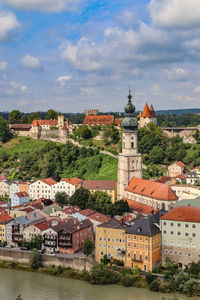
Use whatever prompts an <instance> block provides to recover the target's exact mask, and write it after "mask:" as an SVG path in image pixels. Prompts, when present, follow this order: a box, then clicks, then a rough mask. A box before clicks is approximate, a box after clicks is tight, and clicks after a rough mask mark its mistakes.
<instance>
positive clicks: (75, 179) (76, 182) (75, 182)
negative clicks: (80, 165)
mask: <svg viewBox="0 0 200 300" xmlns="http://www.w3.org/2000/svg"><path fill="white" fill-rule="evenodd" d="M60 181H65V182H67V183H69V184H72V185H75V186H76V185H79V184H81V183H82V182H83V180H82V179H80V178H78V177H72V178H62V179H61V180H60Z"/></svg>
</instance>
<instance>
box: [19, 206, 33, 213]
mask: <svg viewBox="0 0 200 300" xmlns="http://www.w3.org/2000/svg"><path fill="white" fill-rule="evenodd" d="M21 211H25V212H26V213H27V214H28V213H30V212H32V211H34V208H33V207H31V206H27V207H24V208H22V209H21Z"/></svg>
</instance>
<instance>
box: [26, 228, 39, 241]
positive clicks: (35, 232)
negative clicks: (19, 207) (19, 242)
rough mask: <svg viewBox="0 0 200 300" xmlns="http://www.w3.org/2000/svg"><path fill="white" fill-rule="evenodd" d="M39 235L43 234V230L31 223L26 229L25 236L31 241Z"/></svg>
mask: <svg viewBox="0 0 200 300" xmlns="http://www.w3.org/2000/svg"><path fill="white" fill-rule="evenodd" d="M37 235H41V230H40V229H39V228H37V227H36V226H34V225H30V226H28V227H26V228H25V229H24V232H23V237H24V239H25V240H26V241H30V240H31V239H32V238H33V237H34V236H37Z"/></svg>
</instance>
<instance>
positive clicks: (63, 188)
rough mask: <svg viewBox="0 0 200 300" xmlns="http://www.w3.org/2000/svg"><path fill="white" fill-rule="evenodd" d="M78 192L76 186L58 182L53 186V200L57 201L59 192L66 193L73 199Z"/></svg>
mask: <svg viewBox="0 0 200 300" xmlns="http://www.w3.org/2000/svg"><path fill="white" fill-rule="evenodd" d="M75 191H76V186H75V185H73V184H70V183H68V182H66V181H64V180H61V181H60V182H57V183H56V184H54V185H53V186H52V199H55V195H56V193H57V192H65V193H66V194H67V195H69V197H71V196H72V195H73V194H74V193H75Z"/></svg>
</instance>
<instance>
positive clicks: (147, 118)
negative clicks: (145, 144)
mask: <svg viewBox="0 0 200 300" xmlns="http://www.w3.org/2000/svg"><path fill="white" fill-rule="evenodd" d="M137 120H138V128H139V129H140V128H142V127H145V126H147V125H148V124H149V123H154V124H155V125H156V126H157V116H156V112H155V110H154V108H153V105H151V106H150V108H149V106H148V104H147V103H146V104H145V107H144V109H143V112H142V113H141V112H140V114H139V115H138V116H137Z"/></svg>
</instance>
